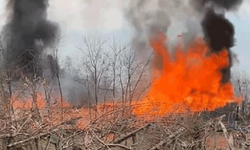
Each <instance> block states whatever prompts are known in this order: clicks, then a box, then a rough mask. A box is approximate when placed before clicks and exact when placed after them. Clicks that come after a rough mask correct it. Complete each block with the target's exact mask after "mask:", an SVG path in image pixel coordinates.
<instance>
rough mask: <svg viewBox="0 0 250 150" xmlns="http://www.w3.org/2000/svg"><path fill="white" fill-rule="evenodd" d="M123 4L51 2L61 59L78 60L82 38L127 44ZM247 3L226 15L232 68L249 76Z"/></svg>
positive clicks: (0, 20) (0, 8)
mask: <svg viewBox="0 0 250 150" xmlns="http://www.w3.org/2000/svg"><path fill="white" fill-rule="evenodd" d="M124 1H125V0H71V1H66V0H65V1H64V0H50V2H49V3H50V7H49V10H48V11H49V12H48V18H49V19H50V20H54V21H55V22H58V23H59V24H60V26H61V28H62V32H63V33H62V35H63V41H62V42H61V46H60V51H61V53H60V54H61V55H60V56H61V58H63V57H65V56H67V55H70V56H73V57H76V56H78V53H80V51H79V50H78V49H77V47H80V46H81V45H82V36H86V35H89V34H98V35H100V36H101V37H109V38H111V37H113V36H114V37H118V38H121V39H124V40H125V41H129V39H133V38H132V37H133V30H132V27H130V26H129V25H128V23H127V21H126V19H125V18H124V17H123V11H122V8H123V7H124V5H126V3H124ZM5 4H6V0H0V26H3V25H4V24H5V19H6V12H5ZM249 8H250V0H245V1H244V3H243V5H242V6H241V8H240V10H239V11H238V12H235V13H232V12H231V13H228V14H227V15H226V16H227V18H228V19H229V20H230V21H231V22H232V23H233V24H234V26H235V32H236V46H235V47H233V48H232V50H233V51H234V52H235V53H236V54H238V59H239V61H240V62H239V64H234V66H235V68H239V69H241V70H245V71H247V72H248V73H250V66H249V65H248V61H249V59H250V48H249V47H250V46H249V45H250V44H249V43H250V38H249V36H250V9H249ZM175 27H176V28H171V30H170V29H169V32H171V33H172V34H178V33H181V32H182V30H181V29H182V27H181V25H178V24H176V26H175Z"/></svg>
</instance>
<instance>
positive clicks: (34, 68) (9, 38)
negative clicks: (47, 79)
mask: <svg viewBox="0 0 250 150" xmlns="http://www.w3.org/2000/svg"><path fill="white" fill-rule="evenodd" d="M48 6H49V5H48V0H8V2H7V6H6V10H7V13H8V18H9V19H8V21H7V23H6V25H5V27H4V36H5V39H6V40H5V41H6V43H7V45H8V47H7V49H6V51H7V60H8V61H7V62H9V63H14V65H15V66H17V67H18V68H21V70H22V73H24V74H25V75H27V76H29V77H32V76H34V75H36V76H40V77H41V76H43V74H44V72H42V71H41V70H42V69H48V68H45V66H46V65H44V64H47V66H51V65H53V64H51V57H47V56H46V55H47V54H46V53H49V52H48V51H50V53H51V52H52V51H53V47H54V46H56V44H57V42H58V36H59V27H58V25H57V24H56V23H54V22H51V21H49V20H47V8H48ZM50 74H53V70H51V69H50Z"/></svg>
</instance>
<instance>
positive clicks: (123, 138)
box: [114, 124, 151, 144]
mask: <svg viewBox="0 0 250 150" xmlns="http://www.w3.org/2000/svg"><path fill="white" fill-rule="evenodd" d="M150 125H151V124H147V125H145V126H143V127H141V128H139V129H137V130H134V131H132V132H130V133H128V134H126V135H124V136H122V137H120V138H118V139H116V140H114V144H118V143H121V142H122V141H125V140H126V139H128V138H129V137H131V136H133V135H134V134H135V133H137V132H139V131H141V130H142V129H144V128H147V127H149V126H150Z"/></svg>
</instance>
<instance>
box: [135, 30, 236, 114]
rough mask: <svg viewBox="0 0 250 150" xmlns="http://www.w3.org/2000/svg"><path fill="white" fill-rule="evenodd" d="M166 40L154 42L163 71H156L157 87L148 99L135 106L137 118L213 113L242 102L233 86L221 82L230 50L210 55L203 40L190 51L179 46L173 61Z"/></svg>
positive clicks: (153, 88)
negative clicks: (220, 108) (221, 70)
mask: <svg viewBox="0 0 250 150" xmlns="http://www.w3.org/2000/svg"><path fill="white" fill-rule="evenodd" d="M165 41H166V37H165V36H164V35H160V36H159V39H157V40H152V41H151V46H152V48H153V50H154V52H155V54H156V55H158V56H160V57H161V59H162V68H161V71H160V72H159V70H157V69H156V68H153V79H152V82H153V81H154V82H153V85H152V87H151V89H150V91H149V93H148V94H147V97H146V98H145V99H143V100H141V101H138V102H136V103H135V106H138V107H135V109H134V111H133V112H134V113H135V114H136V115H146V114H147V115H149V116H151V115H152V116H156V115H158V116H165V115H166V114H169V113H182V112H185V111H187V110H188V111H191V112H202V111H212V110H215V109H216V108H219V107H223V106H225V105H226V104H227V103H230V102H239V100H238V99H236V98H235V97H234V92H233V86H232V84H231V83H229V82H228V83H221V79H222V74H221V72H220V69H222V68H224V67H227V66H228V65H229V58H228V51H227V50H226V49H225V50H223V51H221V52H220V53H218V54H215V53H209V48H208V47H207V46H206V45H205V44H204V43H203V41H202V40H201V39H196V40H194V41H193V44H191V46H190V47H189V48H188V50H187V51H186V52H184V51H183V49H182V48H181V46H178V47H177V49H176V53H175V59H173V58H172V57H171V55H170V53H169V51H168V49H167V48H166V47H165V45H164V42H165ZM155 58H156V57H155ZM157 58H159V57H157ZM156 76H157V77H156Z"/></svg>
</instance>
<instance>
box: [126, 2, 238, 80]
mask: <svg viewBox="0 0 250 150" xmlns="http://www.w3.org/2000/svg"><path fill="white" fill-rule="evenodd" d="M242 2H243V0H182V1H180V0H154V1H147V0H133V1H132V2H131V3H130V5H129V8H128V10H127V18H128V20H129V22H130V23H131V24H132V26H133V27H134V29H135V37H134V46H135V49H136V50H137V51H138V52H139V55H140V56H141V58H142V59H143V58H144V57H145V54H147V53H148V51H149V50H150V47H149V43H148V42H149V39H150V37H152V36H154V34H155V33H157V32H164V33H167V34H168V33H169V32H172V30H179V31H183V30H184V32H183V35H182V38H183V40H184V44H185V45H188V43H189V42H190V41H191V40H192V39H194V38H195V37H197V36H199V35H200V34H201V33H202V35H203V36H204V40H205V41H206V42H207V44H208V46H209V47H210V49H211V51H212V52H219V51H221V50H222V49H223V48H227V49H228V51H229V59H230V66H229V67H227V68H224V69H222V71H221V72H222V74H223V79H222V82H227V81H229V79H230V68H231V65H232V64H231V62H232V61H231V51H230V48H231V47H232V46H234V26H233V25H232V23H231V22H230V21H229V20H228V19H226V18H225V12H227V11H235V10H237V9H238V8H239V6H240V5H241V4H242ZM176 20H177V21H179V22H178V23H179V24H183V25H184V26H185V29H181V28H178V27H179V26H177V25H176V23H175V22H176ZM175 36H176V35H175ZM168 37H170V38H171V36H169V35H168ZM157 57H159V56H156V58H157ZM157 59H158V58H157ZM159 59H160V57H159Z"/></svg>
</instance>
